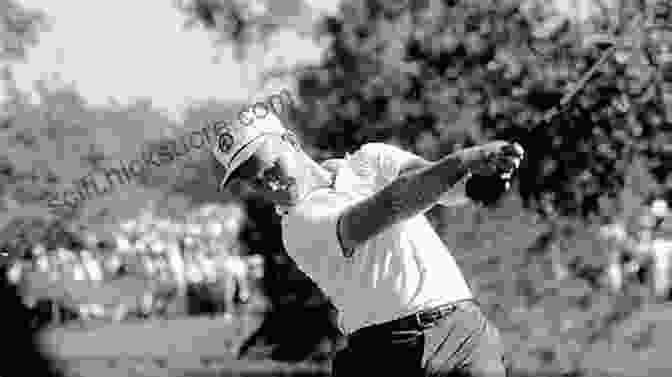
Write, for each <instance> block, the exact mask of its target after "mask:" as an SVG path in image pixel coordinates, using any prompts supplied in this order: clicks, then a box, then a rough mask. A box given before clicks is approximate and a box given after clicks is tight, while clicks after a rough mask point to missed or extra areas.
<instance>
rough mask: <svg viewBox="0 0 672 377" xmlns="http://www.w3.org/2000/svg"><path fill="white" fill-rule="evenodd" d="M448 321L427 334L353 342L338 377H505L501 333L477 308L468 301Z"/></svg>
mask: <svg viewBox="0 0 672 377" xmlns="http://www.w3.org/2000/svg"><path fill="white" fill-rule="evenodd" d="M456 306H457V309H456V310H455V311H454V312H452V313H451V314H449V315H448V316H447V317H445V318H443V319H440V320H438V321H437V322H436V323H435V324H434V325H433V326H432V327H429V328H427V329H424V330H421V329H419V330H406V331H385V332H379V331H377V330H376V329H375V326H374V327H372V328H367V329H364V330H360V331H357V332H355V333H353V334H351V335H350V336H349V337H348V345H347V347H346V348H345V349H343V350H341V351H339V352H338V353H337V354H336V358H335V359H334V362H333V367H332V375H333V376H334V377H348V376H393V375H395V376H405V377H413V376H417V377H420V376H435V377H439V376H442V377H443V376H446V377H447V376H455V377H457V376H464V377H467V376H469V377H472V376H473V377H504V376H506V375H507V372H506V368H505V358H504V354H505V353H504V346H503V343H502V340H501V338H500V335H499V331H498V330H497V328H495V326H494V325H493V324H492V322H490V321H489V320H488V319H487V318H486V317H485V315H484V314H483V312H482V311H481V309H480V307H479V306H478V304H477V303H475V302H472V301H463V302H459V303H457V304H456Z"/></svg>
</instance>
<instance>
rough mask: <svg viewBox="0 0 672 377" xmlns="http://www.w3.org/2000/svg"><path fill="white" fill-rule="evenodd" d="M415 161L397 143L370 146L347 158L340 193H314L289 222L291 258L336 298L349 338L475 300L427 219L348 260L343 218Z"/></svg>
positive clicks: (285, 232) (397, 229) (286, 237)
mask: <svg viewBox="0 0 672 377" xmlns="http://www.w3.org/2000/svg"><path fill="white" fill-rule="evenodd" d="M414 157H415V155H413V154H411V153H409V152H406V151H403V150H402V149H400V148H397V147H394V146H392V145H387V144H381V143H370V144H365V145H364V146H362V148H360V149H359V150H358V151H357V152H355V153H354V154H353V155H350V156H346V158H345V159H344V161H343V162H344V163H343V164H342V166H341V167H340V168H339V169H338V170H337V172H336V178H335V183H334V185H333V186H334V187H331V188H322V189H319V190H316V191H314V192H312V193H310V194H309V195H308V196H307V197H306V198H305V200H304V201H302V202H301V203H300V204H299V205H297V206H295V207H293V208H291V209H290V210H289V212H288V213H287V214H285V215H284V216H283V219H282V236H283V241H284V244H285V248H286V250H287V253H288V254H289V256H290V257H292V259H294V261H295V262H296V264H297V265H298V267H299V268H300V269H301V270H302V271H303V272H304V273H306V274H307V275H308V276H309V277H310V278H311V279H312V280H313V281H314V282H315V283H316V284H317V286H318V287H319V288H320V289H322V291H323V292H324V293H325V295H326V296H328V297H329V298H330V299H331V301H332V303H333V304H334V306H335V307H336V308H337V309H338V311H339V326H340V327H341V330H342V331H343V332H344V333H345V334H349V333H352V332H354V331H355V330H357V329H360V328H362V327H365V326H370V325H374V324H378V323H383V322H387V321H391V320H394V319H397V318H401V317H404V316H406V315H409V314H413V313H415V312H417V311H419V310H423V309H429V308H432V307H434V306H437V305H441V304H445V303H450V302H453V301H456V300H460V299H468V298H472V297H473V295H472V292H471V290H470V288H469V286H468V284H467V282H466V280H465V278H464V276H463V275H462V272H461V271H460V269H459V266H458V265H457V262H456V261H455V259H454V257H453V256H452V254H451V253H450V251H449V250H448V249H447V248H446V246H445V245H444V243H443V242H442V241H441V239H440V238H439V236H438V235H437V234H436V232H435V231H434V229H433V227H432V226H431V224H430V223H429V221H428V220H427V218H426V217H425V215H424V214H421V215H418V216H415V217H413V218H411V219H409V220H407V221H405V222H403V223H400V224H397V225H395V226H393V227H391V228H389V229H387V230H386V231H384V232H382V233H381V234H379V235H378V236H376V237H374V238H373V239H371V240H369V241H367V242H366V243H364V244H363V245H362V246H360V247H359V248H357V249H356V250H355V252H354V255H353V256H352V257H350V258H347V257H345V256H344V255H343V251H342V249H341V245H340V241H339V240H338V236H337V230H336V222H337V220H338V216H339V214H340V213H342V212H343V210H344V209H346V208H347V207H348V206H350V205H352V204H353V203H356V202H357V201H360V200H362V199H364V198H366V197H369V196H370V195H372V194H373V193H375V192H376V191H378V190H380V189H382V188H383V187H384V186H385V185H387V184H388V183H389V182H391V181H392V180H394V179H395V178H396V177H397V176H398V175H399V172H400V170H401V167H402V166H403V164H404V162H405V161H408V160H409V159H411V158H414Z"/></svg>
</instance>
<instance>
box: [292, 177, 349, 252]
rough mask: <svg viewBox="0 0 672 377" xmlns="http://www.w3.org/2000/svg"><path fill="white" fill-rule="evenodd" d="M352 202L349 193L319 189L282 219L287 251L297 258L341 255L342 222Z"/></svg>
mask: <svg viewBox="0 0 672 377" xmlns="http://www.w3.org/2000/svg"><path fill="white" fill-rule="evenodd" d="M351 203H352V198H351V196H349V195H348V194H347V193H341V192H336V191H334V190H331V189H322V190H318V191H316V192H314V193H312V194H310V196H309V197H308V198H306V199H305V200H304V201H303V202H302V203H301V204H299V205H297V206H296V207H294V208H293V209H292V211H291V212H290V213H288V214H287V215H285V216H283V218H282V239H283V242H284V245H285V249H286V250H287V252H288V253H289V254H290V255H291V256H294V257H297V256H303V257H302V258H305V255H311V254H313V253H315V251H317V250H321V251H322V252H323V254H321V255H340V254H341V251H340V250H341V243H340V240H339V238H338V230H337V228H338V219H339V218H340V216H341V214H342V213H343V212H344V211H345V209H346V208H347V207H348V206H349V205H350V204H351Z"/></svg>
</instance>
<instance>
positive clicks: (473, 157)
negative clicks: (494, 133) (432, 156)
mask: <svg viewBox="0 0 672 377" xmlns="http://www.w3.org/2000/svg"><path fill="white" fill-rule="evenodd" d="M461 152H462V153H463V157H464V161H465V163H466V166H467V168H468V169H469V172H470V173H472V174H473V175H478V176H486V177H487V176H499V177H501V178H504V179H510V178H511V176H512V175H513V173H514V172H515V171H516V169H518V167H519V166H520V163H521V161H522V160H523V158H524V157H525V151H524V150H523V147H521V146H520V144H518V143H510V142H506V141H493V142H490V143H487V144H483V145H479V146H475V147H471V148H466V149H463V150H462V151H461Z"/></svg>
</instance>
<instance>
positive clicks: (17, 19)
mask: <svg viewBox="0 0 672 377" xmlns="http://www.w3.org/2000/svg"><path fill="white" fill-rule="evenodd" d="M46 21H47V20H46V16H45V14H44V12H42V11H39V10H33V9H27V8H26V7H24V6H22V5H21V4H20V3H19V4H17V3H16V1H12V0H2V1H0V25H2V28H3V30H2V38H0V61H2V60H10V61H16V60H23V59H25V58H26V53H27V49H28V48H29V47H31V46H34V45H36V44H37V43H38V40H39V39H38V35H39V32H40V31H42V30H44V29H45V28H46V27H47V26H48V25H47V22H46Z"/></svg>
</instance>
